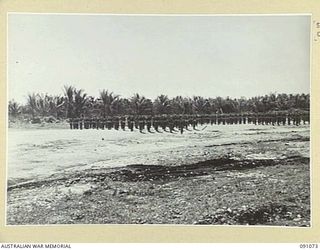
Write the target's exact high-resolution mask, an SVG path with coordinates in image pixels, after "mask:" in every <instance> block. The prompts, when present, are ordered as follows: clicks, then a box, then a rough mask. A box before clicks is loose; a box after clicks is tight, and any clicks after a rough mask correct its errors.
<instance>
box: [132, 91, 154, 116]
mask: <svg viewBox="0 0 320 250" xmlns="http://www.w3.org/2000/svg"><path fill="white" fill-rule="evenodd" d="M130 106H131V111H132V113H133V114H135V115H145V114H151V113H152V109H153V105H152V101H151V100H150V99H147V98H145V97H144V96H141V95H139V94H138V93H137V94H134V95H133V96H132V97H131V98H130Z"/></svg>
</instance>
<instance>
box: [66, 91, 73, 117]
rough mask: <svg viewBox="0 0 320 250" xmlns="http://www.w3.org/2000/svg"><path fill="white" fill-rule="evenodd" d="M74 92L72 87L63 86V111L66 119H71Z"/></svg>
mask: <svg viewBox="0 0 320 250" xmlns="http://www.w3.org/2000/svg"><path fill="white" fill-rule="evenodd" d="M74 92H75V87H73V86H68V85H65V86H64V96H65V101H64V103H65V110H66V117H67V118H71V117H73V113H74V111H73V107H74Z"/></svg>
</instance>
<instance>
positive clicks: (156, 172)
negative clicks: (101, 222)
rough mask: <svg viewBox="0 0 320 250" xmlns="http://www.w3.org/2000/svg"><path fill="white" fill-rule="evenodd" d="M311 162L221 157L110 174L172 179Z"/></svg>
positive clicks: (118, 177)
mask: <svg viewBox="0 0 320 250" xmlns="http://www.w3.org/2000/svg"><path fill="white" fill-rule="evenodd" d="M292 162H294V163H309V158H306V157H300V156H297V157H288V158H286V159H283V160H271V159H267V160H235V159H230V158H219V159H214V160H207V161H202V162H198V163H195V164H189V165H180V166H161V165H130V166H127V168H125V169H121V170H118V171H115V172H112V173H110V174H109V177H110V178H111V179H112V180H114V181H133V182H136V181H155V180H161V181H170V180H176V179H178V178H184V177H194V176H203V175H209V174H212V173H214V172H215V171H224V170H243V169H251V168H256V167H262V166H274V165H277V164H281V165H285V164H289V163H292Z"/></svg>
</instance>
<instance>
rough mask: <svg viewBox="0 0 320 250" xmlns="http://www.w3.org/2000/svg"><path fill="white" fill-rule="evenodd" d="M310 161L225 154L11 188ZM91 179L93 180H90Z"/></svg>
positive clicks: (164, 177)
mask: <svg viewBox="0 0 320 250" xmlns="http://www.w3.org/2000/svg"><path fill="white" fill-rule="evenodd" d="M293 162H294V163H304V164H307V163H309V158H306V157H300V156H292V157H288V158H286V159H281V160H273V159H266V160H236V159H230V158H227V157H222V158H218V159H213V160H206V161H201V162H198V163H194V164H184V165H179V166H163V165H143V164H141V165H128V166H126V167H121V168H111V169H101V170H97V171H96V172H94V171H92V170H87V171H84V172H81V173H77V174H75V175H73V176H68V177H61V178H48V179H45V180H41V181H31V182H24V183H19V184H16V185H11V186H8V188H7V190H8V191H10V190H12V189H16V188H34V187H41V186H44V185H46V186H48V185H50V184H52V183H56V184H58V183H65V184H67V185H70V184H75V183H77V182H80V181H81V180H82V179H86V180H87V181H93V182H103V181H104V180H105V179H106V178H110V179H112V180H113V181H126V182H137V181H173V180H177V179H179V178H186V177H195V176H204V175H209V174H212V173H214V172H215V171H224V170H244V169H251V168H257V167H263V166H274V165H277V164H281V165H285V164H290V163H293ZM90 179H91V180H90Z"/></svg>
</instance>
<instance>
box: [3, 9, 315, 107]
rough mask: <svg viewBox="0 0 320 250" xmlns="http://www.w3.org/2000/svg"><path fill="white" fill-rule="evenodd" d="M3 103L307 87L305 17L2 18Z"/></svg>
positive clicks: (307, 27) (242, 92)
mask: <svg viewBox="0 0 320 250" xmlns="http://www.w3.org/2000/svg"><path fill="white" fill-rule="evenodd" d="M8 21H9V22H8V35H9V37H8V49H9V50H8V56H9V59H8V85H9V91H8V93H9V100H10V99H15V100H17V101H18V102H22V103H25V99H26V95H27V94H28V93H32V92H38V93H49V94H62V93H63V90H62V89H63V85H66V84H69V85H74V86H75V87H77V88H82V89H84V90H85V91H86V92H87V93H88V94H89V95H93V96H96V97H97V96H98V94H99V90H102V89H107V90H110V91H113V92H115V93H117V94H120V95H121V96H123V97H130V96H131V95H132V94H133V93H140V94H143V95H145V96H146V97H148V98H152V99H153V98H155V97H156V96H158V95H159V94H167V95H169V97H174V96H177V95H183V96H193V95H201V96H204V97H216V96H222V97H226V96H230V97H241V96H246V97H251V96H255V95H264V94H269V93H270V92H277V93H309V85H310V16H306V15H305V16H289V15H284V16H128V15H48V14H46V15H37V14H10V15H9V17H8Z"/></svg>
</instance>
